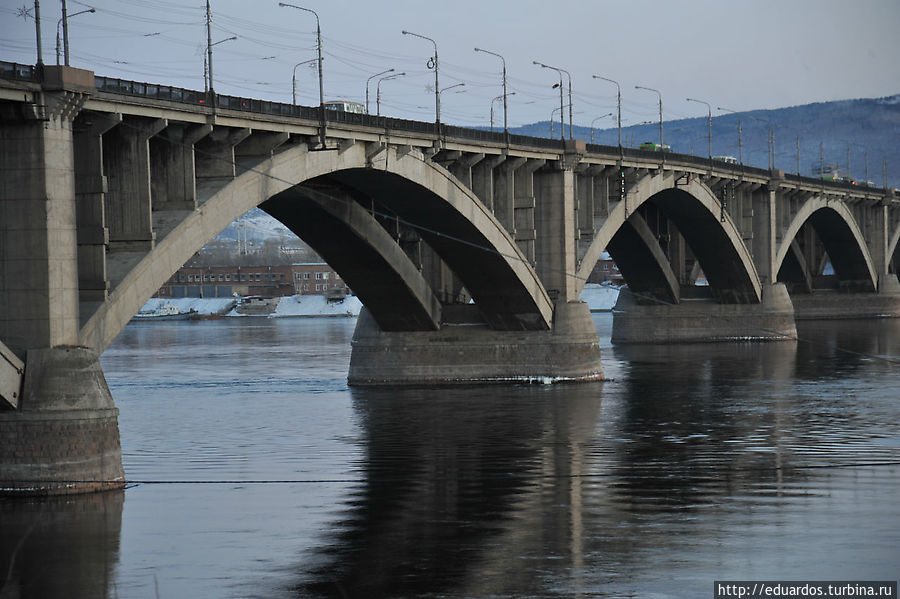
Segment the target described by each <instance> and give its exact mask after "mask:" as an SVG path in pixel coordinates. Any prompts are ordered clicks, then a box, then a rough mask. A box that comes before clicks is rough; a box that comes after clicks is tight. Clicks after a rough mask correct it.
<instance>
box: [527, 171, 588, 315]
mask: <svg viewBox="0 0 900 599" xmlns="http://www.w3.org/2000/svg"><path fill="white" fill-rule="evenodd" d="M534 195H535V212H536V214H535V228H536V230H537V239H536V240H535V269H536V270H537V273H538V277H540V279H541V282H543V283H544V286H545V287H546V288H547V291H548V293H549V294H550V298H551V299H553V300H555V301H558V302H569V301H576V300H577V299H578V297H577V295H576V288H575V287H576V286H575V284H574V282H575V279H574V278H573V277H572V275H573V274H574V273H575V258H576V256H575V173H574V172H573V171H572V170H571V169H560V170H547V171H540V172H537V173H535V176H534Z"/></svg>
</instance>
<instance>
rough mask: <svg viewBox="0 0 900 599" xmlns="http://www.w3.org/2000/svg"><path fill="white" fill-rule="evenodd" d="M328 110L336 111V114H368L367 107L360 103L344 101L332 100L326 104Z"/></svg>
mask: <svg viewBox="0 0 900 599" xmlns="http://www.w3.org/2000/svg"><path fill="white" fill-rule="evenodd" d="M325 109H326V110H334V111H336V112H355V113H356V114H366V107H365V105H363V104H361V103H359V102H345V101H343V100H331V101H329V102H325Z"/></svg>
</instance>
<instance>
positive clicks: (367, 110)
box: [366, 69, 394, 114]
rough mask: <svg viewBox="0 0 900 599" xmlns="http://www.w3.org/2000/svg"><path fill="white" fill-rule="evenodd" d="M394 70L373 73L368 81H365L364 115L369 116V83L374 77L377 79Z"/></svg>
mask: <svg viewBox="0 0 900 599" xmlns="http://www.w3.org/2000/svg"><path fill="white" fill-rule="evenodd" d="M393 72H394V69H388V70H386V71H381V72H380V73H375V74H374V75H372V76H371V77H369V78H368V79H366V114H369V82H370V81H372V79H374V78H375V77H379V76H381V75H384V74H385V73H393Z"/></svg>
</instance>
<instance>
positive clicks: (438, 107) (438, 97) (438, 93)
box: [400, 29, 450, 125]
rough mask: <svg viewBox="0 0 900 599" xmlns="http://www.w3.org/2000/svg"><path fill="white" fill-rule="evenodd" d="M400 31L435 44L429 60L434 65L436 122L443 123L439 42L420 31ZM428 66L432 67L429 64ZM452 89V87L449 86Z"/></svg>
mask: <svg viewBox="0 0 900 599" xmlns="http://www.w3.org/2000/svg"><path fill="white" fill-rule="evenodd" d="M400 33H402V34H403V35H412V36H415V37H420V38H422V39H423V40H428V41H429V42H431V43H432V44H434V58H433V59H429V61H428V62H431V63H432V65H433V66H434V122H435V123H436V124H437V125H440V124H441V84H440V82H439V81H438V50H437V42H436V41H434V40H433V39H431V38H430V37H426V36H424V35H420V34H418V33H413V32H412V31H407V30H405V29H404V30H403V31H401V32H400ZM428 68H431V66H429V67H428ZM447 89H450V88H447Z"/></svg>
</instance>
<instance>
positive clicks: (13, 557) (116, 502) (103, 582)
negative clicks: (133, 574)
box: [0, 491, 125, 599]
mask: <svg viewBox="0 0 900 599" xmlns="http://www.w3.org/2000/svg"><path fill="white" fill-rule="evenodd" d="M124 500H125V493H124V491H115V492H109V493H100V494H94V495H82V496H72V497H63V498H49V499H33V500H15V501H13V500H3V501H0V522H2V526H0V568H2V570H0V572H2V573H3V576H4V579H3V580H0V597H2V598H4V599H5V598H7V597H9V598H12V597H15V598H16V599H20V598H21V599H32V598H34V599H57V598H59V599H62V598H66V599H68V598H70V597H111V596H113V592H111V591H112V589H111V588H110V587H111V586H112V585H111V581H112V579H113V572H114V570H115V568H116V564H117V563H118V559H119V538H120V533H121V529H122V505H123V503H124Z"/></svg>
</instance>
